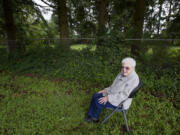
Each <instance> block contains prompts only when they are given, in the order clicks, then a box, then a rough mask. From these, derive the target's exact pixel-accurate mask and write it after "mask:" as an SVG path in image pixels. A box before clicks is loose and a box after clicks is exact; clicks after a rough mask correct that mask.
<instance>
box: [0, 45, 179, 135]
mask: <svg viewBox="0 0 180 135" xmlns="http://www.w3.org/2000/svg"><path fill="white" fill-rule="evenodd" d="M82 46H83V45H77V46H74V49H75V50H73V49H72V50H71V51H70V52H68V53H67V52H63V51H62V50H58V49H56V48H42V49H40V48H39V49H34V50H33V49H31V50H30V51H28V52H27V53H26V54H25V56H24V57H21V58H18V59H13V60H11V61H8V59H7V57H6V56H7V55H6V54H5V53H4V54H3V51H2V53H1V55H2V56H1V57H0V61H1V64H0V135H4V134H5V135H11V134H15V135H16V134H17V135H29V134H30V135H35V134H48V135H49V134H52V135H69V134H73V135H76V134H77V135H81V134H82V135H84V134H87V135H94V134H97V135H114V134H122V135H126V134H127V133H126V130H125V125H124V120H123V116H122V114H121V113H119V114H118V113H116V114H114V115H113V116H112V118H111V119H109V120H108V121H107V122H106V123H105V124H104V125H101V124H93V123H86V122H85V121H84V114H85V113H86V112H87V110H88V107H89V103H90V100H91V96H92V95H93V93H95V92H97V91H99V90H101V89H103V88H104V87H107V86H109V85H110V84H111V83H112V81H113V79H114V78H115V76H116V75H117V73H118V72H119V65H120V60H121V59H122V58H123V57H125V56H126V55H127V53H126V52H123V50H121V53H119V50H117V48H115V50H111V49H109V48H105V49H107V50H103V53H102V52H96V51H89V50H88V49H82V50H81V51H76V49H78V47H82ZM104 52H105V54H106V55H104ZM106 52H107V53H106ZM99 53H100V54H99ZM101 53H102V54H101ZM123 53H124V54H125V56H124V54H123ZM122 54H123V55H122ZM176 63H177V62H176ZM176 63H175V64H176ZM137 64H138V65H137V73H138V74H139V76H140V78H141V79H142V80H143V84H144V85H143V88H142V89H141V90H140V92H139V93H138V94H137V96H136V98H135V99H134V100H133V103H132V106H131V107H130V109H129V110H128V113H127V117H128V123H129V126H130V130H131V134H132V135H157V134H158V135H171V134H172V135H178V133H179V131H180V128H179V123H178V118H179V116H180V113H179V110H178V108H179V107H180V106H179V103H178V101H179V100H178V99H179V96H178V95H179V88H180V85H179V83H178V79H179V68H178V66H177V65H176V66H175V68H174V67H173V65H172V64H171V67H168V65H167V66H166V67H163V66H162V67H160V66H159V67H153V66H154V65H152V67H150V66H146V65H145V64H144V63H141V62H140V61H139V60H138V61H137ZM104 114H105V111H103V112H102V115H101V118H100V120H102V119H103V115H104Z"/></svg>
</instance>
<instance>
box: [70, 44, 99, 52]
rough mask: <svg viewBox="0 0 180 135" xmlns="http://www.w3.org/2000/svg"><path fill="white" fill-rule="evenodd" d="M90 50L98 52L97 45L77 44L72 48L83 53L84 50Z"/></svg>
mask: <svg viewBox="0 0 180 135" xmlns="http://www.w3.org/2000/svg"><path fill="white" fill-rule="evenodd" d="M88 48H89V49H90V50H91V51H95V50H96V45H87V44H75V45H72V46H71V49H72V50H77V51H82V50H83V49H88Z"/></svg>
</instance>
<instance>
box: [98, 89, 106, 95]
mask: <svg viewBox="0 0 180 135" xmlns="http://www.w3.org/2000/svg"><path fill="white" fill-rule="evenodd" d="M98 93H102V94H103V93H106V90H105V89H104V90H100V91H99V92H98Z"/></svg>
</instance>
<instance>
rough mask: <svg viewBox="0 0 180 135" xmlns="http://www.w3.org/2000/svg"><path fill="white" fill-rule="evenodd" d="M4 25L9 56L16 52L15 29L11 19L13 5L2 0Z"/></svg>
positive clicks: (8, 0)
mask: <svg viewBox="0 0 180 135" xmlns="http://www.w3.org/2000/svg"><path fill="white" fill-rule="evenodd" d="M3 10H4V18H5V25H6V31H7V37H8V51H9V53H10V54H13V53H15V51H16V27H15V24H14V18H13V3H12V1H11V0H3Z"/></svg>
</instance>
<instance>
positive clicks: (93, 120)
mask: <svg viewBox="0 0 180 135" xmlns="http://www.w3.org/2000/svg"><path fill="white" fill-rule="evenodd" d="M91 119H92V122H94V123H98V122H99V120H98V119H96V118H91Z"/></svg>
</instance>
